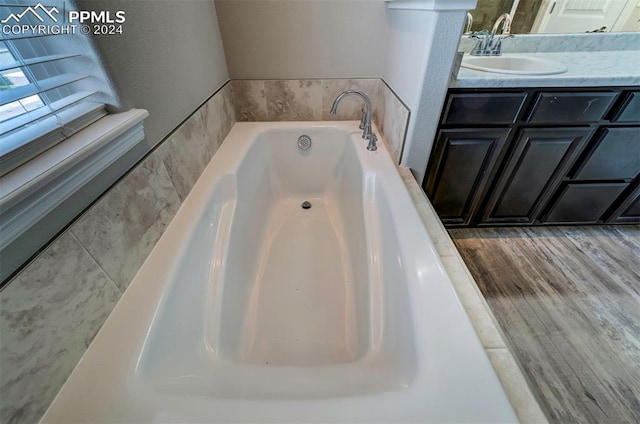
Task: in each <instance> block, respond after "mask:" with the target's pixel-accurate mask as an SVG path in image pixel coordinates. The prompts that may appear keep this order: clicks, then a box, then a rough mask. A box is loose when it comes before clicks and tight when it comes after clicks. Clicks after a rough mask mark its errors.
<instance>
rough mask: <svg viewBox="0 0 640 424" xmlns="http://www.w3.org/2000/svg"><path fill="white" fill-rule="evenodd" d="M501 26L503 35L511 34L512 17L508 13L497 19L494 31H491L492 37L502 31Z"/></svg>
mask: <svg viewBox="0 0 640 424" xmlns="http://www.w3.org/2000/svg"><path fill="white" fill-rule="evenodd" d="M503 22H504V23H503ZM500 24H502V35H510V34H511V15H509V14H508V13H503V14H502V15H500V16H498V19H496V23H495V24H493V29H491V36H494V35H496V34H497V32H498V29H500Z"/></svg>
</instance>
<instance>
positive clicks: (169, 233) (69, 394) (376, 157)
mask: <svg viewBox="0 0 640 424" xmlns="http://www.w3.org/2000/svg"><path fill="white" fill-rule="evenodd" d="M357 124H358V123H357V122H356V121H339V122H332V121H326V122H295V123H281V122H277V123H272V122H268V123H237V124H236V125H234V127H233V129H232V131H231V133H230V134H229V136H228V138H230V137H235V139H237V138H239V137H242V138H243V139H244V140H245V142H244V143H243V144H241V145H240V146H235V148H236V149H240V150H237V151H236V150H234V148H232V147H231V146H230V143H226V144H223V145H222V147H221V148H220V150H219V151H218V153H217V154H216V156H215V157H214V160H215V158H216V157H218V160H217V164H218V165H219V166H218V167H216V169H214V167H212V166H209V165H208V166H207V168H206V169H205V171H204V172H203V174H202V175H201V177H200V179H199V180H198V182H197V183H196V185H195V186H194V188H193V190H192V191H191V193H190V194H189V196H188V197H187V198H186V199H185V201H184V202H183V204H182V205H181V207H180V210H179V211H178V212H177V213H176V217H177V216H179V214H181V215H180V216H181V219H182V220H183V221H184V220H189V219H190V218H193V217H196V216H198V213H199V211H200V210H201V209H202V208H203V207H205V206H206V201H207V196H206V193H208V192H209V191H210V189H211V186H212V184H215V183H216V182H217V180H218V179H221V178H224V177H225V176H228V175H229V174H233V172H234V170H236V169H237V167H238V166H239V163H236V164H235V167H234V166H232V165H233V164H232V163H231V161H229V160H228V159H229V156H232V155H234V154H237V152H238V151H239V152H241V156H243V155H245V154H246V150H247V149H248V148H249V147H250V143H249V142H248V141H247V140H251V139H252V138H253V136H255V135H256V134H258V133H260V132H262V131H265V130H269V129H276V130H277V129H278V128H279V127H282V126H286V127H287V128H300V129H308V128H309V127H314V128H316V127H319V128H322V127H332V128H335V127H338V128H342V129H344V130H345V131H348V132H349V133H350V134H351V137H352V139H354V142H361V149H358V150H357V153H358V155H359V157H361V158H365V159H366V161H367V163H369V162H370V165H371V167H372V168H375V169H376V171H375V173H376V174H377V173H380V172H382V173H384V174H385V176H386V177H388V178H389V179H382V183H383V184H384V185H385V189H386V190H387V191H389V192H392V193H393V194H394V196H396V195H397V196H399V198H398V199H396V200H397V201H394V202H391V204H390V208H391V209H392V211H393V213H394V214H396V215H397V218H399V220H398V221H396V223H398V222H400V227H401V229H400V230H399V233H402V238H403V239H408V240H411V243H410V244H411V245H412V246H421V247H420V249H419V251H421V252H426V253H428V254H429V256H430V260H431V262H430V263H428V264H418V265H421V266H418V267H417V269H416V272H415V274H411V275H412V276H413V277H412V278H411V280H412V281H410V282H408V283H407V284H409V287H408V288H407V290H408V291H409V295H410V301H411V308H412V321H414V322H416V321H417V322H420V319H423V318H424V317H425V316H429V314H428V313H426V315H425V313H424V312H425V311H424V310H422V308H420V307H421V306H425V305H421V304H416V302H418V303H420V301H419V300H417V299H419V295H424V289H425V286H427V285H429V282H425V281H420V278H419V277H420V275H422V276H423V277H424V276H429V275H431V274H435V275H436V276H438V277H439V278H440V279H442V278H444V280H445V281H444V282H443V281H440V282H438V284H436V286H438V287H437V291H439V295H441V296H442V295H444V296H445V298H448V300H450V301H453V304H452V307H454V308H455V310H456V311H455V312H456V314H455V315H460V313H462V316H463V317H464V319H463V321H464V322H463V325H462V327H463V329H464V330H465V331H464V332H465V333H466V337H470V338H471V339H472V340H471V341H469V340H467V342H466V343H467V345H469V343H470V345H471V346H472V349H471V350H472V351H473V352H472V354H473V355H471V356H473V357H475V358H476V359H477V357H478V355H480V356H479V357H480V362H483V366H484V368H483V372H481V373H480V374H482V375H483V376H484V377H485V378H487V379H488V381H483V385H485V387H486V385H487V384H488V385H489V386H491V390H494V391H496V390H497V392H496V393H495V398H496V400H497V401H498V403H499V404H500V405H499V407H500V408H502V409H503V410H504V412H505V415H504V416H509V417H512V418H513V419H512V420H513V421H516V420H517V419H516V418H515V413H514V412H513V409H512V408H511V405H510V403H509V401H508V400H507V398H506V394H505V393H504V390H503V389H502V386H501V385H500V383H499V381H498V379H497V376H496V374H495V372H494V371H493V368H492V367H491V365H490V363H489V360H488V358H487V356H486V353H485V352H484V349H483V348H482V346H481V344H480V341H479V338H478V337H477V335H476V333H475V331H474V330H473V328H472V326H471V322H470V321H469V318H468V316H467V315H466V313H465V312H464V309H463V307H462V304H461V303H460V300H459V299H458V296H457V295H456V293H455V291H454V288H453V286H452V285H451V282H450V281H449V278H448V276H447V274H446V272H445V271H444V267H443V265H442V263H441V261H440V259H439V256H438V254H437V252H436V250H435V247H434V245H433V242H432V240H431V239H430V238H429V236H428V234H427V232H426V229H425V228H424V224H423V223H422V220H421V219H420V217H419V215H418V212H417V210H416V209H415V206H413V202H412V201H411V198H410V196H409V193H408V192H407V189H406V187H405V186H404V184H403V182H402V179H401V177H400V174H399V173H398V171H397V169H396V168H395V164H394V163H393V162H392V159H391V158H392V156H391V153H390V151H389V150H388V148H387V145H386V143H381V144H380V147H379V151H378V152H368V151H366V149H365V144H364V143H365V142H364V140H361V139H359V137H360V131H359V130H357ZM374 129H375V128H374ZM252 134H253V136H252V137H249V136H250V135H252ZM234 152H235V153H234ZM212 162H213V161H212ZM377 167H380V168H377ZM366 172H372V171H371V170H368V171H365V173H366ZM391 175H393V177H391ZM203 178H204V181H206V182H205V183H203V182H201V181H203ZM190 199H191V200H190ZM172 224H173V221H172ZM409 224H412V225H413V224H415V225H416V227H415V228H406V227H408V226H409ZM179 230H180V229H179V228H178V227H177V226H176V225H169V226H168V227H167V230H166V231H165V233H164V234H163V236H162V237H161V239H160V240H159V241H158V243H157V245H156V247H154V249H153V251H152V253H151V254H150V255H149V257H148V258H147V260H146V261H145V263H144V264H143V266H142V267H141V269H140V270H139V272H138V274H137V275H136V277H135V278H134V280H133V281H132V283H131V284H130V285H129V287H128V288H127V290H126V291H125V293H123V296H122V298H121V300H120V301H119V302H118V304H117V305H116V307H115V308H114V310H113V311H112V314H111V315H110V316H109V318H108V320H107V321H106V322H105V324H104V326H103V327H102V328H101V330H100V331H99V333H98V335H97V336H96V337H95V339H94V341H93V342H92V343H91V345H90V346H89V348H88V349H87V351H86V352H85V354H84V355H83V357H82V359H81V360H80V362H79V363H78V365H77V366H76V368H75V369H74V371H73V373H72V374H71V376H70V377H69V379H68V380H67V382H66V383H65V385H64V386H63V387H62V389H61V390H60V392H59V393H58V395H57V396H56V398H55V399H54V401H53V402H52V404H51V405H50V407H49V409H48V410H47V412H46V413H45V415H44V417H43V420H42V422H48V420H49V419H51V420H52V422H55V420H56V416H58V417H60V416H65V415H64V406H65V405H66V406H70V405H69V402H70V401H77V400H78V395H79V396H80V398H83V397H85V399H87V400H88V399H89V398H90V399H91V401H92V402H93V403H92V404H91V405H92V406H93V408H94V409H93V412H94V413H95V414H98V415H93V416H94V417H96V416H99V414H100V413H101V412H103V413H105V412H106V411H107V409H106V408H107V406H108V405H109V401H116V402H119V403H120V404H121V405H122V406H123V407H124V406H126V408H127V411H128V413H132V414H136V413H137V414H139V415H137V416H148V415H145V414H149V413H150V411H149V410H147V409H146V408H148V407H149V405H147V403H149V404H153V401H152V400H151V399H146V401H145V400H144V399H143V401H142V402H140V403H142V405H139V404H135V405H134V404H132V402H131V399H126V396H122V393H121V392H119V391H118V389H125V390H126V387H127V384H129V383H131V381H130V378H131V375H132V372H133V370H134V369H135V367H136V363H135V361H131V356H130V355H129V360H127V359H125V358H121V363H120V364H119V367H118V370H117V371H118V373H119V374H120V376H119V381H118V382H116V381H114V380H116V379H117V378H116V377H115V376H114V374H116V373H112V372H106V371H105V370H103V369H102V370H101V369H100V367H97V365H96V360H97V359H99V358H100V357H109V356H110V355H111V356H112V358H111V361H112V362H113V357H116V358H117V357H118V356H120V357H122V356H124V355H125V353H123V352H122V350H118V349H117V348H115V347H114V346H109V345H108V343H107V341H108V340H109V339H111V340H118V338H121V337H122V334H121V333H118V331H117V330H124V331H125V332H128V335H129V340H128V347H127V349H128V352H130V353H131V352H137V353H140V352H141V349H142V346H143V344H144V343H145V342H146V337H147V336H148V330H149V329H150V328H151V320H153V319H154V318H155V316H154V314H155V312H157V309H156V306H157V304H158V303H159V302H160V301H161V297H162V294H163V293H164V290H163V289H162V287H163V286H164V285H165V284H166V282H165V283H164V284H155V285H154V284H153V282H154V280H156V279H157V278H156V277H158V276H160V275H161V274H162V269H165V270H167V269H173V270H174V271H175V269H176V268H177V266H176V265H177V263H178V260H179V256H177V255H173V254H172V252H173V251H174V249H175V248H176V247H177V248H184V247H185V246H184V243H185V242H186V241H187V240H188V239H189V237H188V236H186V235H184V233H183V232H182V231H179ZM405 241H406V240H405ZM425 241H426V242H425ZM172 242H173V243H172ZM159 246H161V247H159ZM401 250H403V251H402V255H403V257H408V258H411V257H412V255H413V254H414V253H415V250H413V251H412V250H411V248H410V247H408V246H407V244H405V243H401ZM414 260H415V258H414ZM152 261H156V262H157V261H159V263H161V264H162V266H161V269H158V268H154V267H153V266H151V265H148V264H147V263H150V262H152ZM409 263H413V261H409ZM167 280H168V279H167ZM416 280H418V281H416ZM137 281H146V285H145V284H142V283H136V282H137ZM444 283H446V284H444ZM146 286H148V287H146ZM143 288H146V289H151V290H150V291H147V292H143ZM421 288H422V290H420V289H421ZM427 292H428V290H427ZM436 294H437V293H436ZM125 299H127V301H125ZM135 299H146V303H145V302H143V303H144V304H143V307H142V308H140V307H139V305H138V304H137V303H136V302H135ZM426 309H428V308H426ZM140 315H143V316H144V317H146V318H145V319H143V320H140V321H138V322H136V323H134V324H133V325H128V323H127V322H126V320H125V319H124V317H125V316H129V317H135V316H138V317H140ZM416 315H417V316H416ZM458 318H460V317H458ZM145 323H146V324H145ZM421 325H422V326H423V327H421V328H420V330H421V339H420V341H419V342H418V341H417V342H416V343H417V345H418V346H417V349H418V352H417V355H418V356H419V357H420V358H419V359H418V361H419V364H418V368H419V370H418V373H420V376H419V377H420V378H418V381H417V383H416V384H414V385H413V386H412V387H409V388H407V390H406V391H404V392H394V393H391V394H390V393H382V394H380V395H370V396H366V397H365V398H363V399H352V400H351V401H352V403H354V404H356V406H357V405H358V404H361V407H364V405H365V404H366V403H367V402H372V403H374V404H375V403H376V402H382V403H386V404H393V405H396V406H397V405H398V403H397V402H398V400H397V399H394V397H395V398H397V397H398V396H397V394H398V393H402V395H401V396H400V397H402V398H403V400H402V402H400V404H402V405H405V406H406V405H408V404H415V403H416V402H422V403H424V399H423V395H424V392H423V391H422V390H424V389H425V387H429V384H426V383H428V382H427V381H425V377H428V376H430V377H433V376H434V373H435V375H436V376H438V374H439V370H438V369H436V368H437V367H435V366H434V363H433V362H436V363H437V362H438V361H434V360H433V358H429V357H428V355H427V358H425V357H424V356H425V352H424V348H425V346H424V340H425V337H426V339H427V340H429V339H434V338H435V339H436V340H437V339H438V338H444V339H446V338H447V337H446V336H443V335H442V334H438V333H437V332H434V329H433V328H431V329H428V328H427V329H425V328H424V325H423V324H421ZM416 328H417V326H414V329H416ZM469 330H470V332H469ZM416 331H419V330H418V329H416ZM423 333H426V335H425V334H423ZM416 337H417V336H416ZM131 339H136V340H137V341H132V340H131ZM454 345H455V343H454ZM121 347H122V346H118V348H121ZM446 356H447V355H444V357H446ZM137 358H138V359H139V356H137ZM98 362H99V361H98ZM96 367H97V368H96ZM487 367H488V368H487ZM96 373H97V374H99V375H100V376H101V378H103V379H109V378H110V381H109V383H111V387H110V390H109V389H107V390H105V392H106V393H105V392H103V394H106V395H107V396H106V399H96V396H95V395H93V397H91V396H89V397H88V398H87V397H86V396H87V395H86V393H83V391H82V390H81V389H82V388H86V387H92V386H95V385H97V383H95V384H94V380H92V379H93V378H94V377H95V376H96ZM460 377H461V376H460V375H457V376H456V378H457V379H459V378H460ZM463 380H464V378H463ZM102 381H104V380H102ZM441 381H446V378H443V379H442V380H441ZM445 384H448V382H447V383H445ZM100 385H104V384H100ZM449 389H450V390H453V392H447V390H445V393H444V394H446V393H449V395H451V393H456V390H455V387H450V388H449ZM74 394H75V396H74ZM438 397H440V398H441V399H436V400H437V401H439V402H445V403H446V402H451V401H452V400H451V399H449V400H447V399H446V396H445V397H444V398H442V397H443V394H442V393H440V394H439V395H438ZM141 399H142V398H141ZM334 400H335V401H337V402H339V403H342V402H344V401H345V400H344V399H342V398H338V399H334ZM224 401H225V402H226V403H227V404H228V405H227V406H229V407H230V408H232V409H233V408H234V407H236V408H237V407H243V406H242V405H246V401H245V400H237V401H236V400H229V399H224ZM330 401H333V400H330ZM455 401H457V399H455V400H453V403H454V404H455V403H456V402H455ZM287 402H288V401H274V402H272V403H273V404H276V405H280V407H282V406H283V405H287ZM325 402H326V400H325V399H320V400H315V399H314V400H305V401H304V402H295V403H296V405H292V404H289V405H287V407H288V408H290V409H291V408H293V409H294V410H300V408H301V407H303V406H304V405H310V406H312V407H319V405H320V406H322V405H323V404H324V403H325ZM406 402H408V403H406ZM81 403H83V404H84V402H81ZM87 403H90V402H87ZM187 403H188V402H187ZM301 404H302V405H301ZM325 406H326V404H325ZM429 406H430V407H433V404H431V405H429ZM476 406H478V407H482V405H476ZM458 407H460V406H458ZM492 407H494V408H495V407H498V405H495V404H494V405H492ZM267 409H269V408H267ZM76 412H77V413H78V414H81V415H82V414H84V415H82V416H87V417H89V416H92V414H91V412H90V411H89V409H88V407H84V406H80V407H77V409H76ZM228 412H229V411H227V413H228ZM414 412H416V413H417V412H421V413H424V411H414ZM60 414H62V415H60ZM116 415H117V414H116ZM108 416H109V415H108ZM439 416H440V415H438V414H436V415H435V416H430V417H431V419H432V420H433V419H435V420H437V419H438V417H439ZM445 416H446V414H445ZM109 417H110V419H113V418H114V416H113V415H110V416H109ZM123 417H125V418H123V420H125V421H126V420H127V419H126V416H123ZM154 417H155V418H157V416H154ZM228 417H229V415H227V418H226V419H229V418H228ZM440 417H441V416H440ZM116 419H117V416H116ZM221 419H222V420H223V421H224V420H225V417H222V418H221ZM353 419H356V418H353Z"/></svg>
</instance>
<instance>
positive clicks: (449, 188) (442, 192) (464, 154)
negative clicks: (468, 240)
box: [424, 128, 510, 225]
mask: <svg viewBox="0 0 640 424" xmlns="http://www.w3.org/2000/svg"><path fill="white" fill-rule="evenodd" d="M509 131H510V129H509V128H502V129H487V128H467V129H445V130H441V131H440V133H439V134H438V138H437V140H436V145H435V148H434V150H433V154H432V157H431V159H430V165H429V168H428V169H427V175H428V177H427V179H426V181H425V185H424V188H425V192H426V193H427V195H428V196H429V198H430V199H431V202H432V203H433V206H434V208H435V209H436V211H437V212H438V215H439V216H440V218H441V219H442V221H443V222H444V223H445V224H451V225H466V224H468V223H469V221H470V220H471V217H472V215H473V213H474V212H475V211H476V210H477V208H478V204H479V202H480V199H481V196H482V195H483V194H484V192H485V187H486V184H487V182H488V181H489V179H490V177H491V176H493V175H494V174H495V169H494V168H495V165H496V162H497V160H498V158H499V157H500V156H501V153H502V151H503V148H504V145H505V141H506V138H507V136H508V134H509Z"/></svg>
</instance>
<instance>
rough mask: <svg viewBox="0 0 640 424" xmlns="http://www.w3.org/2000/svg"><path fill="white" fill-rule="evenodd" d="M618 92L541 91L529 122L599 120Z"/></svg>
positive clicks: (530, 114) (530, 113) (529, 115)
mask: <svg viewBox="0 0 640 424" xmlns="http://www.w3.org/2000/svg"><path fill="white" fill-rule="evenodd" d="M617 95H618V93H614V92H599V93H598V92H591V93H590V92H587V93H539V94H538V96H537V97H536V100H535V102H534V104H533V107H532V108H531V111H530V112H529V114H528V117H529V118H528V119H527V121H528V122H533V123H538V122H539V123H553V122H598V121H600V120H601V119H602V117H603V116H604V114H605V113H606V112H607V110H609V107H610V106H611V104H612V103H613V101H614V100H615V98H616V96H617Z"/></svg>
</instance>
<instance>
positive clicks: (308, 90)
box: [233, 78, 409, 163]
mask: <svg viewBox="0 0 640 424" xmlns="http://www.w3.org/2000/svg"><path fill="white" fill-rule="evenodd" d="M233 90H234V103H235V107H236V116H237V118H238V121H334V120H359V119H360V117H361V113H362V112H361V110H362V107H363V103H362V100H360V99H359V98H358V97H356V96H350V97H346V98H345V99H344V100H343V101H342V102H340V105H339V106H338V113H337V115H331V114H329V110H330V109H331V105H332V104H333V100H334V99H335V98H336V96H338V95H339V94H340V93H342V92H343V91H346V90H359V91H362V92H364V93H365V94H367V96H369V98H370V99H371V104H372V107H373V121H374V123H375V124H376V126H377V127H378V129H379V130H380V131H381V132H382V135H383V137H384V139H385V140H386V142H387V144H388V146H389V148H390V150H391V152H392V153H393V154H394V156H395V159H396V163H399V162H400V159H401V153H402V148H403V145H404V136H405V131H406V127H407V122H408V120H409V110H408V109H407V107H406V106H405V105H404V104H403V103H402V102H401V101H400V99H398V97H397V96H396V95H395V94H394V93H393V91H392V90H391V89H390V88H389V87H388V86H387V85H386V83H385V82H384V81H382V80H381V79H377V78H352V79H308V80H233Z"/></svg>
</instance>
